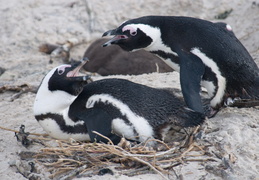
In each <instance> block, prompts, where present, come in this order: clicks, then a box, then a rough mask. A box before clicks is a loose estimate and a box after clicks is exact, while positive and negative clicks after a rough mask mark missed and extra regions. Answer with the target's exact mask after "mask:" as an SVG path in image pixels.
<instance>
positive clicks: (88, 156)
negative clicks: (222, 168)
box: [20, 127, 213, 179]
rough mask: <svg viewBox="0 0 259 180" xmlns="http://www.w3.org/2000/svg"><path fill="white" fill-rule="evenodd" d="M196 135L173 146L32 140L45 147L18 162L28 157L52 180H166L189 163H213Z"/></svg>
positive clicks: (123, 141) (194, 132)
mask: <svg viewBox="0 0 259 180" xmlns="http://www.w3.org/2000/svg"><path fill="white" fill-rule="evenodd" d="M197 131H198V127H197V128H193V129H191V130H190V129H189V132H187V131H185V132H186V134H185V135H184V136H183V137H184V139H182V140H181V141H179V142H176V141H174V143H165V142H163V141H159V140H155V139H150V140H148V141H147V142H145V143H141V144H134V143H129V142H128V141H126V140H125V139H123V140H122V141H121V143H120V144H119V145H114V144H113V143H112V142H111V141H110V142H109V143H108V144H104V143H87V142H78V141H75V140H73V139H70V141H62V140H54V139H50V138H33V137H32V138H31V141H32V143H31V144H34V143H38V144H39V143H40V144H41V145H42V146H44V147H42V148H41V149H40V150H39V151H37V152H33V153H32V154H30V155H28V154H27V153H28V152H22V153H20V156H21V159H26V157H24V156H30V158H31V157H32V159H33V160H34V162H35V164H38V165H43V166H44V167H45V168H46V169H47V171H48V172H49V173H50V177H49V178H51V179H72V178H73V177H91V176H93V175H103V174H105V173H109V174H114V173H117V174H123V175H127V176H134V175H139V174H146V173H157V174H160V175H161V176H162V177H163V178H165V179H169V178H170V177H172V176H177V175H176V174H174V168H175V167H177V166H179V165H182V164H185V163H188V162H191V161H199V162H204V161H211V160H212V161H213V159H212V158H210V157H209V156H208V155H207V154H206V151H205V150H204V149H205V148H206V147H204V146H201V145H198V143H197V142H195V138H194V137H195V136H196V135H197ZM95 133H97V132H95ZM97 134H98V135H100V136H102V135H101V134H99V133H97ZM103 137H104V136H103ZM104 138H106V137H104ZM107 139H108V138H107ZM150 141H155V144H156V146H155V147H151V146H149V144H150ZM153 144H154V143H153ZM23 153H25V154H27V155H25V154H23ZM27 159H28V158H27Z"/></svg>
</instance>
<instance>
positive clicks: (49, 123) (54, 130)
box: [39, 119, 90, 141]
mask: <svg viewBox="0 0 259 180" xmlns="http://www.w3.org/2000/svg"><path fill="white" fill-rule="evenodd" d="M39 124H40V125H41V126H42V128H43V129H44V130H45V131H46V132H47V133H48V134H49V135H50V136H51V137H53V138H56V139H64V140H68V139H69V138H72V139H75V140H78V141H90V136H89V134H87V133H85V134H79V133H77V134H70V133H65V132H63V131H61V129H60V127H59V125H58V124H57V123H56V122H55V121H54V120H53V119H44V120H43V121H39Z"/></svg>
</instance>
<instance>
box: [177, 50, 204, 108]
mask: <svg viewBox="0 0 259 180" xmlns="http://www.w3.org/2000/svg"><path fill="white" fill-rule="evenodd" d="M179 58H180V83H181V89H182V93H183V97H184V100H185V103H186V104H187V106H188V108H190V109H192V110H193V111H196V112H200V113H204V110H203V105H202V101H201V96H200V90H201V85H200V83H201V80H202V76H203V74H204V71H205V65H204V64H203V62H202V61H201V59H200V58H199V57H197V56H195V55H194V54H191V53H186V52H182V53H180V54H179Z"/></svg>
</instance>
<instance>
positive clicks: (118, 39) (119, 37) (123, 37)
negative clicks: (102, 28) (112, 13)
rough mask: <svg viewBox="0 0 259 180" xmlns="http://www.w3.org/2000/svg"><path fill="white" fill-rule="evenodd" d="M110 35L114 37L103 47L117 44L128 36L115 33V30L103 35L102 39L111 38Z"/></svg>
mask: <svg viewBox="0 0 259 180" xmlns="http://www.w3.org/2000/svg"><path fill="white" fill-rule="evenodd" d="M112 35H114V37H113V38H112V39H110V40H109V41H107V42H106V43H104V44H103V47H106V46H110V45H111V44H117V43H118V42H119V41H120V40H122V39H128V36H126V35H124V34H120V33H117V31H116V29H113V30H109V31H107V32H105V33H103V35H102V37H104V36H112Z"/></svg>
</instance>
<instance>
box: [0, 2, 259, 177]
mask: <svg viewBox="0 0 259 180" xmlns="http://www.w3.org/2000/svg"><path fill="white" fill-rule="evenodd" d="M0 2H1V6H0V17H1V18H0V27H1V28H0V40H1V44H0V67H2V68H4V69H6V71H5V72H4V73H3V74H2V75H1V76H0V85H1V86H2V85H22V84H28V85H30V86H38V85H39V83H40V81H41V79H42V78H43V76H44V75H45V74H46V72H48V71H49V70H50V69H51V68H52V67H54V66H57V65H59V64H60V63H62V62H61V60H57V61H55V62H54V63H53V64H49V62H48V61H49V57H48V56H47V55H44V54H41V53H39V52H38V46H39V45H40V44H42V43H45V42H48V43H63V42H65V41H66V40H67V39H70V38H77V39H78V40H79V41H80V42H83V43H82V44H81V45H80V46H78V47H77V48H74V49H73V51H72V54H71V56H72V57H73V58H75V59H79V58H80V57H81V56H82V55H83V52H84V50H85V49H86V47H87V46H88V44H89V42H91V41H93V40H94V39H95V38H98V37H101V35H102V33H103V32H104V31H106V30H109V29H111V28H114V27H116V26H117V25H118V24H120V23H121V22H123V21H124V20H126V19H129V18H133V17H139V16H143V15H148V14H152V15H184V16H193V17H199V18H204V19H207V20H211V21H219V20H216V19H215V16H216V15H218V14H220V13H223V12H225V11H228V10H230V9H233V11H232V12H231V14H230V15H229V16H228V17H227V18H226V19H224V20H221V21H224V22H226V23H228V24H230V25H231V26H232V28H233V30H234V32H235V34H236V36H237V37H238V38H239V39H240V40H241V42H242V43H243V44H244V45H245V47H246V48H247V49H248V51H249V52H250V53H251V55H252V56H253V57H254V58H255V61H256V62H257V64H259V1H258V0H254V1H250V0H249V1H245V0H233V1H228V0H222V1H217V0H211V1H206V0H197V1H192V0H181V1H180V0H173V1H172V0H164V1H162V2H161V1H155V0H146V1H145V0H131V1H126V0H124V1H116V0H110V1H105V0H99V1H93V0H85V1H79V0H69V1H67V0H61V1H51V0H45V1H43V0H27V1H18V0H10V1H8V2H6V1H3V0H2V1H0ZM112 77H113V76H112ZM116 77H121V78H126V79H129V80H132V81H134V82H138V83H142V84H145V85H149V86H153V87H179V81H178V74H177V73H163V74H159V73H152V74H144V75H139V76H116ZM93 78H94V79H100V78H102V77H93ZM15 95H16V93H14V92H10V91H6V92H4V93H0V99H1V102H0V121H1V126H2V127H5V128H9V129H16V130H18V129H19V127H20V125H21V124H24V125H25V126H26V131H29V132H36V133H44V132H43V130H42V128H41V127H40V126H39V124H38V123H37V122H36V120H35V119H34V117H33V113H32V105H33V102H34V98H35V94H34V93H31V92H29V93H25V94H22V95H21V96H20V97H19V98H16V99H14V100H13V98H14V97H15ZM203 126H204V128H203V129H204V131H202V136H201V140H203V141H208V142H210V143H211V144H212V146H211V149H210V150H211V151H212V152H215V153H218V154H220V157H221V158H219V161H218V162H211V163H210V164H204V163H198V162H193V163H187V164H183V165H181V166H178V167H177V168H176V169H175V173H176V174H178V175H182V177H183V178H184V179H259V109H258V107H257V108H243V109H238V108H225V109H223V110H222V111H221V112H219V113H218V114H217V116H216V117H214V118H212V119H209V120H208V121H207V122H206V123H205V124H204V125H203ZM0 133H1V137H0V152H1V153H0V176H1V178H0V179H5V180H11V179H12V180H13V179H20V180H22V179H26V178H24V177H23V176H22V175H21V174H20V173H18V172H17V170H16V168H15V167H10V164H13V163H15V162H18V161H19V157H18V155H17V154H18V153H19V152H20V151H23V150H26V148H25V147H23V146H22V145H21V144H20V143H18V142H17V141H16V138H15V137H14V133H13V132H10V131H6V130H0ZM27 150H31V149H30V148H28V149H27ZM233 159H234V160H233ZM230 160H231V161H230ZM225 161H227V162H230V163H229V166H228V167H227V168H225V170H221V171H220V170H219V166H220V165H221V164H222V163H223V164H224V162H225ZM205 167H207V168H205ZM42 177H43V179H46V177H47V174H45V173H44V171H43V172H42ZM101 178H105V179H124V180H126V179H133V178H129V177H125V176H120V175H114V176H111V175H106V176H105V177H98V176H96V177H92V178H89V179H101ZM160 178H161V177H160V176H159V175H153V174H152V175H149V174H147V175H141V176H136V177H134V179H160Z"/></svg>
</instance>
